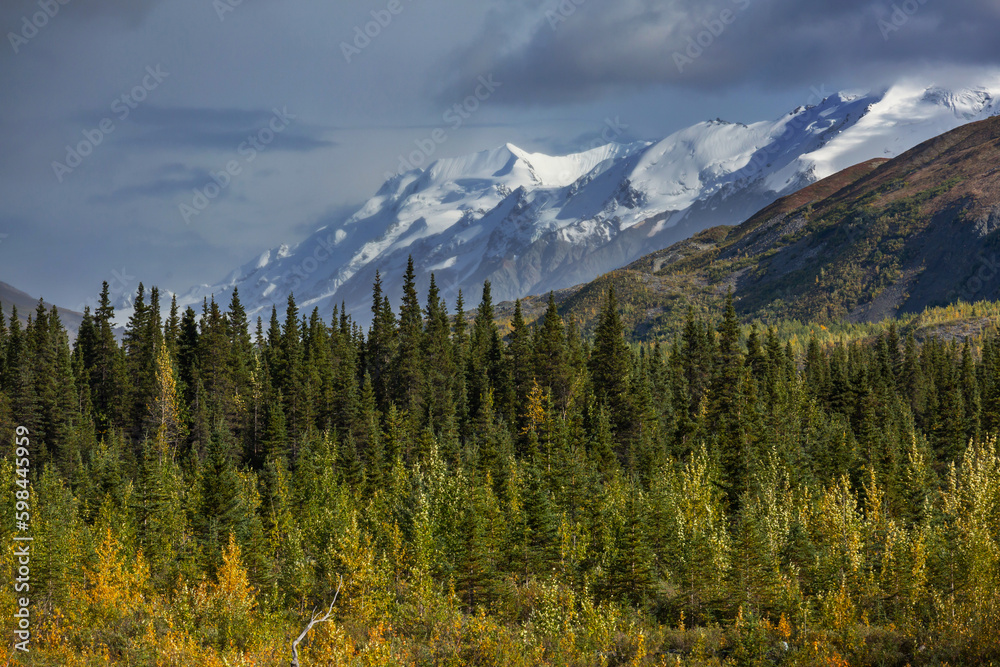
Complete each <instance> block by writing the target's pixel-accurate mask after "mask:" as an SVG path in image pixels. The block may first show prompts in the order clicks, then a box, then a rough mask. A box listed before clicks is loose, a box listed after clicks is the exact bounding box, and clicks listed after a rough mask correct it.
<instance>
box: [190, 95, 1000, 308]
mask: <svg viewBox="0 0 1000 667" xmlns="http://www.w3.org/2000/svg"><path fill="white" fill-rule="evenodd" d="M998 97H1000V78H998V79H997V80H996V81H993V82H987V85H980V86H974V87H965V88H957V89H948V88H943V87H940V86H929V85H927V84H926V83H923V84H919V83H914V82H902V83H899V84H897V85H894V86H890V87H888V88H886V89H885V90H882V91H877V92H869V93H859V92H857V91H845V92H839V93H833V94H829V95H826V96H825V97H824V99H822V100H821V101H820V102H818V103H817V104H815V105H807V106H800V107H797V108H796V109H795V110H794V111H792V112H791V113H788V114H784V115H783V116H781V117H779V118H778V119H777V120H773V121H762V122H756V123H749V124H743V123H731V122H727V121H722V120H721V119H717V120H715V121H707V122H704V123H698V124H696V125H694V126H691V127H688V128H685V129H682V130H679V131H678V132H675V133H673V134H671V135H670V136H668V137H666V138H664V139H662V140H660V141H658V142H637V143H630V144H619V143H608V144H605V145H602V146H598V147H595V148H590V149H588V150H584V151H580V152H577V153H572V154H569V155H546V154H544V153H532V152H530V151H528V150H525V149H523V148H520V147H518V146H516V145H514V144H512V143H506V144H504V145H502V146H499V147H496V148H493V149H489V150H483V151H479V152H476V153H472V154H469V155H464V156H457V157H447V158H441V159H438V160H436V161H434V162H432V163H430V164H429V165H427V166H426V167H424V168H422V169H413V170H410V171H405V172H403V173H399V174H396V175H394V176H392V177H390V178H388V179H387V180H386V182H385V183H384V184H383V186H382V187H381V188H380V189H379V190H378V192H377V193H376V194H375V195H374V196H373V197H372V198H371V199H369V200H368V201H367V202H366V203H365V204H364V205H363V206H362V207H361V208H359V209H358V210H357V211H356V212H354V213H353V214H352V215H350V216H347V217H345V218H344V219H342V220H340V221H337V222H334V223H332V224H330V225H328V226H326V227H324V228H322V229H320V230H317V231H316V232H315V233H314V234H313V235H311V236H310V237H309V238H307V239H305V240H304V241H302V242H301V243H298V244H297V245H294V246H293V245H283V246H281V247H279V248H276V249H274V250H273V251H270V252H269V253H264V254H262V255H260V256H259V257H258V258H256V259H255V260H253V261H251V262H248V263H247V264H246V265H244V266H243V267H241V268H240V269H237V270H235V271H233V272H232V273H231V274H230V275H229V277H228V278H227V279H226V280H224V281H223V282H221V283H219V284H216V285H213V286H201V287H196V288H192V289H191V290H190V291H189V292H188V293H186V294H185V295H183V296H182V298H181V301H183V302H186V303H194V302H196V303H200V301H201V299H202V298H203V297H204V296H206V295H209V294H214V295H215V297H216V298H222V295H224V294H225V293H226V292H228V291H229V290H231V289H232V287H234V286H237V285H238V286H239V288H240V295H241V298H242V299H243V301H244V303H245V304H246V305H247V308H248V310H249V311H250V312H251V313H260V312H263V311H265V310H269V309H270V307H271V305H272V304H279V305H280V304H281V303H282V302H283V301H284V300H285V299H286V298H287V295H288V293H289V292H292V291H294V293H295V295H296V298H297V299H298V300H299V302H300V304H301V303H304V304H308V305H316V306H319V307H320V308H321V309H322V310H324V312H325V311H332V308H333V304H334V303H339V302H340V301H341V300H344V301H345V302H346V303H347V305H348V309H349V311H351V312H352V313H354V314H355V315H356V316H358V318H359V319H360V320H362V321H365V320H366V319H367V316H368V313H369V312H370V311H369V309H370V304H369V303H368V301H369V299H370V293H371V283H372V280H373V278H374V272H375V270H376V269H379V270H380V271H381V273H382V274H383V275H386V276H395V275H402V273H403V270H404V269H405V266H406V258H407V256H409V255H412V256H413V258H414V263H415V268H416V270H417V273H418V284H422V285H426V282H427V281H428V280H429V275H430V273H431V272H432V271H433V272H434V273H435V274H436V277H437V283H438V285H439V286H443V287H442V290H443V295H444V296H445V298H447V299H449V302H453V300H454V297H455V295H456V294H457V290H458V289H463V290H464V291H465V292H466V294H467V295H468V298H467V301H471V300H472V299H474V298H476V297H477V296H478V287H479V286H481V285H482V282H483V281H484V280H486V279H489V280H490V281H491V282H492V283H493V295H494V298H496V299H498V300H499V299H513V298H514V297H517V296H522V295H526V294H530V293H539V292H544V291H548V290H550V289H558V288H563V287H568V286H571V285H573V284H577V283H581V282H585V281H587V280H590V279H592V278H594V277H595V276H596V275H598V274H600V273H602V272H605V271H608V270H611V269H613V268H616V267H618V266H622V265H624V264H627V263H628V262H630V261H632V260H634V259H636V258H637V257H639V256H641V255H643V254H646V253H648V252H650V251H653V250H657V249H659V248H663V247H666V246H668V245H670V244H671V243H673V242H676V241H679V240H681V239H683V238H686V237H688V236H690V235H691V234H694V233H696V232H698V231H700V230H702V229H705V228H707V227H711V226H715V225H720V224H730V225H731V224H738V223H739V222H741V221H743V220H744V219H746V218H748V217H749V216H751V215H752V214H753V213H755V212H756V211H757V210H759V209H760V208H762V207H764V206H766V205H768V204H770V203H771V202H773V201H775V199H777V198H778V197H780V196H783V195H787V194H789V193H791V192H794V191H796V190H798V189H799V188H801V187H804V186H806V185H809V184H810V183H814V182H816V181H817V180H819V179H822V178H824V177H826V176H829V175H831V174H834V173H837V172H839V171H840V170H842V169H844V168H846V167H850V166H851V165H854V164H858V163H862V162H865V161H866V160H870V159H872V158H876V157H894V156H897V155H900V154H901V153H903V152H904V151H906V150H908V149H909V148H912V147H913V146H915V145H917V144H919V143H921V142H922V141H925V140H927V139H929V138H931V137H934V136H936V135H939V134H941V133H943V132H946V131H948V130H951V129H954V128H955V127H958V126H959V125H962V124H964V123H966V122H968V121H970V120H974V119H977V118H983V117H989V116H990V115H992V114H993V113H995V112H996V111H997V110H998V109H997V99H998ZM396 288H397V286H396V284H395V281H386V289H387V294H388V295H389V296H390V298H392V299H393V300H394V302H395V300H396V299H398V296H399V295H398V294H397V293H396V291H395V290H396Z"/></svg>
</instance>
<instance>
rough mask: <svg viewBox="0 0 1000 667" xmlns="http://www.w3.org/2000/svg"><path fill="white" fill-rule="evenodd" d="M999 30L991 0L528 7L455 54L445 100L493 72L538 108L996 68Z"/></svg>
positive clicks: (551, 2)
mask: <svg viewBox="0 0 1000 667" xmlns="http://www.w3.org/2000/svg"><path fill="white" fill-rule="evenodd" d="M516 4H518V3H515V5H516ZM529 12H530V13H531V14H532V16H533V21H531V22H528V23H525V22H524V21H523V19H522V20H521V21H520V23H518V22H516V21H515V20H514V17H523V16H524V15H525V14H526V13H529ZM505 26H515V27H505ZM998 28H1000V3H997V2H996V0H949V1H946V0H874V1H873V0H823V1H820V2H807V3H806V2H802V1H801V0H708V1H705V0H620V1H618V2H614V3H605V2H601V1H600V0H542V2H538V0H523V1H522V2H521V3H519V6H516V7H511V8H509V9H507V10H505V11H500V10H498V11H496V12H495V13H494V15H493V16H492V17H491V18H490V19H488V20H487V22H486V25H485V27H484V28H483V31H482V33H481V34H479V35H477V36H476V38H475V39H473V40H472V41H471V42H470V43H469V45H468V46H466V47H464V48H462V49H460V50H457V51H456V52H455V53H454V54H453V55H452V56H451V57H450V59H449V60H448V61H447V64H446V65H445V69H446V70H447V71H451V72H453V73H454V75H453V76H452V77H451V78H450V79H448V80H446V81H447V82H446V85H445V86H444V88H443V90H442V92H441V94H440V97H441V99H442V100H446V101H447V100H452V99H454V98H457V97H460V96H462V95H466V94H468V92H467V91H468V90H469V89H470V87H472V86H473V85H474V82H475V81H476V79H477V77H479V76H481V75H483V74H484V73H486V72H489V73H492V74H493V75H494V76H495V77H496V78H497V79H498V80H500V81H501V82H503V84H504V86H503V88H502V90H501V91H500V93H499V95H498V99H499V100H501V101H504V102H508V103H543V104H553V103H561V102H573V101H579V100H587V99H590V98H595V97H598V96H599V95H602V94H605V93H607V92H609V91H613V90H620V89H641V88H645V87H648V86H658V85H672V86H682V87H692V88H700V89H709V90H711V89H718V88H722V87H726V86H731V85H734V84H759V83H763V84H768V85H776V86H785V87H787V86H796V85H802V84H806V85H808V84H810V83H815V82H817V81H822V80H824V77H826V76H829V75H836V74H843V73H844V72H845V71H855V72H864V73H865V74H866V75H867V76H868V77H879V76H884V77H885V78H887V79H891V78H892V77H895V76H897V75H899V74H900V73H902V72H905V71H908V70H911V69H912V68H913V66H914V65H916V64H929V65H938V64H958V65H962V64H975V65H984V64H998V63H1000V40H998V39H996V32H997V29H998Z"/></svg>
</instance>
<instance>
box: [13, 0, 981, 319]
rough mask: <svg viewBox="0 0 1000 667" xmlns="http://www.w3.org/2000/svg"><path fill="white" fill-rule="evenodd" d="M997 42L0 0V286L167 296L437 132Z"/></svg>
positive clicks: (729, 9) (364, 10)
mask: <svg viewBox="0 0 1000 667" xmlns="http://www.w3.org/2000/svg"><path fill="white" fill-rule="evenodd" d="M46 12H47V13H46ZM998 28H1000V3H998V2H996V0H947V1H946V0H905V1H899V0H897V2H896V3H895V4H893V3H891V2H882V1H875V2H872V1H869V0H812V1H810V2H803V1H802V0H562V2H560V1H559V0H506V1H503V2H489V1H488V0H475V1H469V0H373V1H366V2H362V1H355V0H336V1H331V0H242V1H241V0H3V3H2V5H0V30H2V32H3V34H4V35H5V38H4V40H3V41H4V43H3V44H0V280H2V281H5V282H8V283H11V284H13V285H14V286H16V287H19V288H21V289H23V290H25V291H28V292H29V293H31V294H33V295H35V296H39V295H41V296H44V297H45V298H46V299H47V300H50V301H54V302H56V303H59V304H60V305H63V306H66V307H70V308H78V307H82V305H83V303H84V302H85V301H87V300H88V299H93V298H94V297H95V296H96V294H97V293H98V292H99V290H100V285H101V281H103V280H107V281H108V282H109V283H112V286H113V288H116V289H118V290H119V291H120V290H123V289H126V288H127V289H129V290H131V289H134V288H135V286H136V285H137V284H138V282H139V281H140V280H142V281H144V282H145V283H146V284H147V285H151V284H156V285H159V286H160V287H161V288H162V289H166V290H171V291H186V290H187V289H188V288H189V287H190V286H192V285H193V284H196V283H214V282H217V281H218V280H220V279H222V278H223V277H224V276H225V274H226V273H227V272H229V271H230V270H232V269H234V268H236V267H237V266H239V265H240V264H242V263H244V262H246V261H247V260H248V259H250V258H251V257H253V256H254V255H256V254H258V253H259V252H260V251H262V250H264V249H266V248H269V247H273V246H275V245H278V244H280V243H286V242H287V243H294V242H296V241H299V240H301V239H302V238H304V237H305V236H306V235H307V234H308V232H310V231H311V230H313V229H314V228H316V227H318V226H320V225H322V224H324V222H326V221H328V220H331V219H333V218H336V217H337V216H340V215H343V214H344V212H345V211H349V210H350V208H351V207H352V206H357V205H358V204H359V203H361V202H363V201H364V200H365V199H367V198H368V197H370V196H371V195H372V194H374V192H375V190H376V189H377V188H378V187H379V185H380V184H381V183H382V181H383V180H384V179H385V176H386V174H387V173H388V172H394V171H396V170H397V168H398V167H399V164H400V156H409V155H410V154H411V153H412V152H413V151H415V150H417V148H416V146H417V145H418V143H419V142H424V145H425V146H426V145H427V144H426V140H427V139H428V137H429V136H430V135H431V132H432V130H434V129H435V128H438V127H442V128H446V129H447V132H446V136H447V140H446V141H445V142H444V143H442V144H440V145H436V146H435V150H434V155H433V157H434V158H437V157H447V156H454V155H461V154H464V153H468V152H473V151H476V150H481V149H485V148H491V147H494V146H497V145H501V144H503V143H505V142H511V143H514V144H517V145H519V146H521V147H522V148H526V149H529V150H537V151H548V152H556V153H565V152H571V151H572V150H573V149H574V148H577V147H581V146H589V145H593V142H594V141H595V140H596V139H597V138H598V137H600V136H601V135H602V133H603V134H604V135H605V136H606V137H607V136H609V134H610V135H613V136H617V137H618V138H619V139H621V140H632V139H637V138H642V139H656V138H662V137H663V136H666V135H667V134H669V133H670V132H672V131H675V130H677V129H680V128H682V127H684V126H687V125H690V124H692V123H695V122H698V121H700V120H706V119H711V118H716V117H721V118H724V119H726V120H732V121H741V122H753V121H757V120H764V119H771V118H775V117H777V116H779V115H781V114H782V113H784V112H787V111H789V110H791V109H792V108H794V107H795V106H797V105H799V104H805V103H808V102H810V101H811V102H815V101H817V100H816V99H815V98H816V95H817V94H818V93H823V94H828V93H831V92H834V91H836V90H839V89H845V88H850V89H875V88H880V87H882V86H884V85H886V84H888V83H890V82H892V81H894V80H896V79H898V78H900V77H904V76H919V77H930V78H934V81H933V82H934V83H937V84H939V85H948V83H949V81H948V79H949V77H950V76H952V75H953V74H955V73H959V74H962V75H965V76H967V75H968V74H969V73H970V72H974V71H976V70H977V69H978V68H984V67H1000V39H997V32H998ZM366 32H367V34H366ZM371 35H374V36H371ZM699 42H700V45H699ZM476 93H479V95H480V97H482V98H486V99H485V100H483V101H482V102H477V103H476V104H475V105H470V107H468V108H472V106H475V107H478V108H475V109H474V110H473V111H471V112H468V111H467V109H463V110H462V115H461V116H459V115H458V114H457V113H456V112H455V111H454V105H455V104H463V103H464V101H465V100H466V99H467V98H469V96H470V95H475V94H476ZM449 110H451V111H450V115H446V114H449ZM456 119H458V120H456ZM459 120H460V123H459V122H458V121H459ZM456 125H459V126H458V127H456ZM609 128H612V129H609ZM439 136H440V135H439ZM227 170H228V173H227ZM213 175H215V179H216V181H217V182H218V183H219V184H221V187H220V186H215V187H214V188H213V187H211V186H209V184H212V183H213V180H212V179H213ZM206 186H209V189H208V191H209V192H210V193H211V194H213V195H214V197H213V198H212V199H211V200H207V199H205V200H200V201H199V200H198V199H197V198H196V197H195V192H194V191H195V189H198V190H202V191H204V190H205V188H206Z"/></svg>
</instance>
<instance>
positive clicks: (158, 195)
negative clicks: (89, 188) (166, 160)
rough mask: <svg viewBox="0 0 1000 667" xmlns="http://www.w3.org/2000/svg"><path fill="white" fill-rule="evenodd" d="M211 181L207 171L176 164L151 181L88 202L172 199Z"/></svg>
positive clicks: (118, 202)
mask: <svg viewBox="0 0 1000 667" xmlns="http://www.w3.org/2000/svg"><path fill="white" fill-rule="evenodd" d="M211 179H212V173H211V172H210V171H209V170H208V169H200V168H190V167H187V166H185V165H182V164H179V163H177V164H172V165H166V166H165V167H163V168H161V169H159V170H158V173H157V174H156V175H155V176H154V178H153V179H152V180H149V181H147V182H145V183H140V184H138V185H129V186H125V187H121V188H118V189H116V190H114V191H113V192H111V193H110V194H102V195H93V196H91V197H90V199H89V201H90V202H92V203H95V204H112V205H114V204H120V203H123V202H126V201H129V200H133V199H143V198H145V197H152V198H154V199H172V198H173V197H175V196H176V195H178V194H181V193H184V194H187V193H188V192H190V191H191V190H192V189H194V188H198V187H201V186H203V185H204V184H205V183H206V182H208V181H210V180H211Z"/></svg>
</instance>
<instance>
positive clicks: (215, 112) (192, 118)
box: [130, 106, 337, 152]
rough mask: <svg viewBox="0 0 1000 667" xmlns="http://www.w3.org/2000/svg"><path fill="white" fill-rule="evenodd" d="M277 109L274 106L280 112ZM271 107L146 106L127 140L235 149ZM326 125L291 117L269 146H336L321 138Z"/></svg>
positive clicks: (307, 148) (162, 145)
mask: <svg viewBox="0 0 1000 667" xmlns="http://www.w3.org/2000/svg"><path fill="white" fill-rule="evenodd" d="M280 111H281V110H280V109H279V110H277V112H280ZM277 112H276V111H275V110H245V109H210V108H192V107H187V108H184V107H155V106H148V107H145V108H142V109H140V110H139V111H137V112H136V114H135V119H134V125H135V129H136V131H135V133H134V136H133V138H132V139H130V142H131V143H133V144H137V145H142V146H148V147H156V148H197V149H200V150H212V149H219V150H235V149H236V147H237V146H239V145H240V144H241V143H243V142H245V141H247V137H248V136H251V135H256V134H257V133H258V132H259V131H260V130H262V129H263V128H266V127H268V123H269V122H270V121H271V119H272V118H274V117H275V115H276V113H277ZM328 132H329V129H327V128H322V127H318V126H315V125H309V124H306V123H302V122H301V121H299V120H297V119H296V120H293V122H291V123H290V124H289V126H288V127H287V128H286V129H285V130H283V131H282V133H281V136H280V140H276V141H275V142H274V143H273V145H272V146H271V147H270V149H271V150H276V151H281V150H284V151H296V152H305V151H312V150H316V149H320V148H329V147H331V146H336V145H337V142H335V141H331V140H328V139H325V138H324V135H325V134H327V133H328Z"/></svg>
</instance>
